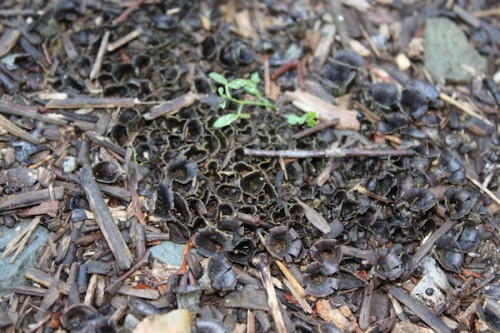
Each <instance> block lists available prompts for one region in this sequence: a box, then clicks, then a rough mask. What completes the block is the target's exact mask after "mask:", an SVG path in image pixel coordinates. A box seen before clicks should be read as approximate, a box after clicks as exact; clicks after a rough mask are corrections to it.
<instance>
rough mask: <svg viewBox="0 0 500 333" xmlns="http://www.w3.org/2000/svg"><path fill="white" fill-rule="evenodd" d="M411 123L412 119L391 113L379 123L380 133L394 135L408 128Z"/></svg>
mask: <svg viewBox="0 0 500 333" xmlns="http://www.w3.org/2000/svg"><path fill="white" fill-rule="evenodd" d="M410 121H411V119H410V118H409V117H408V116H407V115H405V114H404V113H401V112H398V113H389V114H386V115H385V116H384V119H383V121H380V122H379V123H378V131H379V132H380V133H382V134H392V133H395V132H397V131H398V130H400V129H402V128H405V127H407V126H408V124H409V123H410Z"/></svg>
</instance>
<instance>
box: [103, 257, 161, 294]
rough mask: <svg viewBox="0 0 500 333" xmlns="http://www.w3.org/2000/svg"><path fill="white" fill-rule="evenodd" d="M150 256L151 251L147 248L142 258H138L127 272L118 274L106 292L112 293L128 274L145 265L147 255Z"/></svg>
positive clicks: (147, 258) (147, 259)
mask: <svg viewBox="0 0 500 333" xmlns="http://www.w3.org/2000/svg"><path fill="white" fill-rule="evenodd" d="M150 256H151V251H149V250H147V251H146V253H145V254H144V256H143V257H142V258H140V259H139V260H138V261H137V262H136V263H135V264H134V266H133V267H132V268H130V269H129V270H128V271H127V272H125V273H123V274H122V275H120V276H119V277H118V278H117V279H116V280H114V281H113V282H112V283H110V284H109V286H108V287H107V288H106V289H105V291H106V292H107V293H110V294H114V293H115V292H116V291H117V290H118V289H119V288H120V285H121V283H122V282H123V281H124V280H125V279H126V278H128V277H129V276H130V275H132V274H134V273H135V272H136V271H137V270H139V269H140V268H141V267H142V266H144V265H146V264H147V263H148V261H149V257H150Z"/></svg>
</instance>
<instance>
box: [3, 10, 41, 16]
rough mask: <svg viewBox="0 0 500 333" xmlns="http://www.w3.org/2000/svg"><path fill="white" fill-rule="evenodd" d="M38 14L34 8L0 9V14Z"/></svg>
mask: <svg viewBox="0 0 500 333" xmlns="http://www.w3.org/2000/svg"><path fill="white" fill-rule="evenodd" d="M33 15H36V10H34V9H0V16H4V17H6V16H33Z"/></svg>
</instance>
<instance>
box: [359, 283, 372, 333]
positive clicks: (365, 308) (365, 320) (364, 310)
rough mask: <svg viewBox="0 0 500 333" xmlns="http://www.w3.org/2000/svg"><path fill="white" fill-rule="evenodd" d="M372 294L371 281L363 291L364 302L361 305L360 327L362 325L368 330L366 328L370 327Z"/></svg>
mask: <svg viewBox="0 0 500 333" xmlns="http://www.w3.org/2000/svg"><path fill="white" fill-rule="evenodd" d="M372 295H373V282H370V284H368V286H366V288H365V290H364V292H363V304H362V305H361V310H360V311H359V327H361V329H362V330H363V331H366V329H367V328H368V327H370V313H371V308H372Z"/></svg>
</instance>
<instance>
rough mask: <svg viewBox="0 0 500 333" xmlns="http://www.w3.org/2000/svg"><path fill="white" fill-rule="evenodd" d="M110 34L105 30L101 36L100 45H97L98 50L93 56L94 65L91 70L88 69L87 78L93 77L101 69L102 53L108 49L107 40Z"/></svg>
mask: <svg viewBox="0 0 500 333" xmlns="http://www.w3.org/2000/svg"><path fill="white" fill-rule="evenodd" d="M110 34H111V33H110V32H109V31H106V32H105V33H104V36H103V37H102V41H101V46H100V47H99V51H97V57H96V58H95V62H94V66H92V70H91V71H90V75H89V78H90V79H91V80H93V79H95V78H96V77H97V75H99V72H100V71H101V67H102V60H103V59H104V55H105V54H106V51H107V50H108V41H109V35H110Z"/></svg>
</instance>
